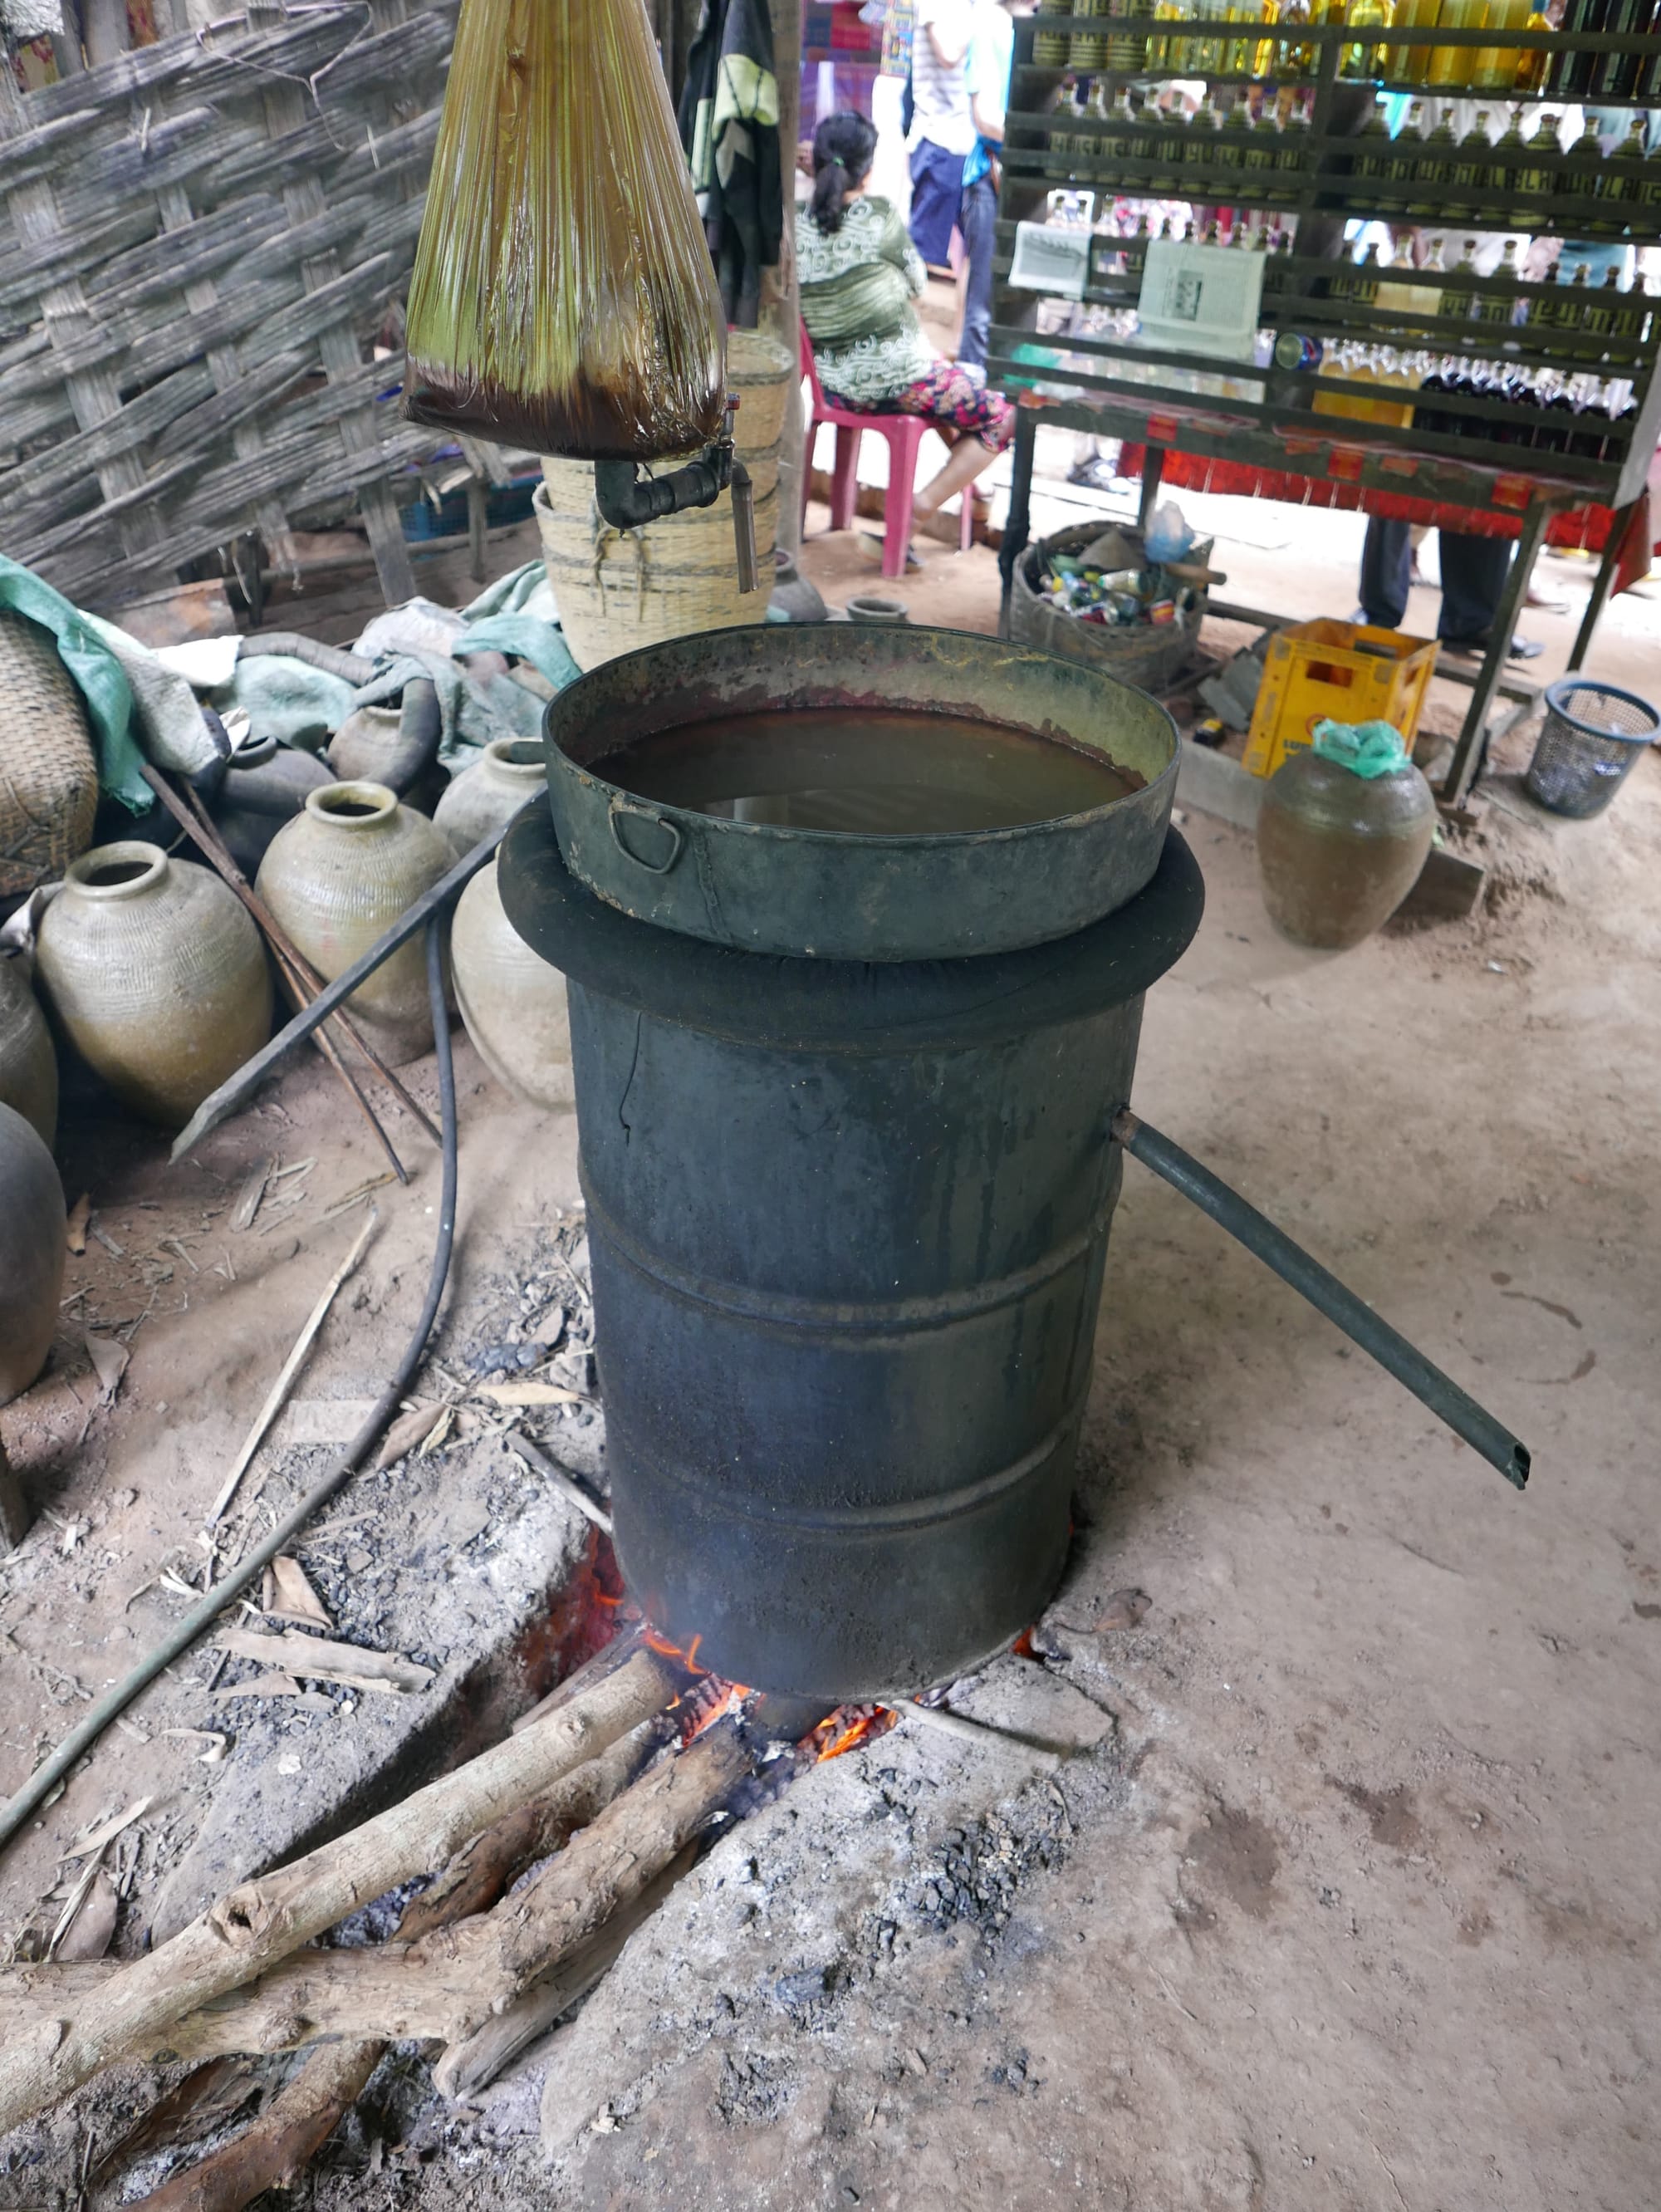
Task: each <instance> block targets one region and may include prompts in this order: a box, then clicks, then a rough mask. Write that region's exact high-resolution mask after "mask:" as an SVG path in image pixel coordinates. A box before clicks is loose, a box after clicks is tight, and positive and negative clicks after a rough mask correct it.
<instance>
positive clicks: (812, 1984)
mask: <svg viewBox="0 0 1661 2212" xmlns="http://www.w3.org/2000/svg"><path fill="white" fill-rule="evenodd" d="M829 1978H830V1975H829V1970H828V1969H827V1967H824V1966H809V1967H807V1968H806V1969H805V1970H804V1971H803V1972H801V1973H799V1974H781V1975H780V1976H779V1979H778V1980H777V1981H776V1982H775V1983H774V1984H773V1996H775V1997H776V1998H777V1999H778V2000H779V2003H780V2004H781V2005H789V2006H791V2007H795V2006H798V2005H809V2004H813V2003H815V2002H817V2001H818V1999H819V1998H821V1997H822V1996H824V1994H825V1989H826V1984H827V1982H828V1980H829Z"/></svg>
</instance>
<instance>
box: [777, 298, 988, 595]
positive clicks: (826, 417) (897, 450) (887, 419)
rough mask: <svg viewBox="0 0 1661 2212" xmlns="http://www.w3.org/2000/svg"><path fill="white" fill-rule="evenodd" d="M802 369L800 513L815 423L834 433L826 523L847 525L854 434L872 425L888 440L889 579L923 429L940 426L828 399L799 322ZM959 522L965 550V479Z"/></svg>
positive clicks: (903, 533)
mask: <svg viewBox="0 0 1661 2212" xmlns="http://www.w3.org/2000/svg"><path fill="white" fill-rule="evenodd" d="M802 374H803V376H805V377H806V378H807V380H808V385H809V390H810V391H811V392H812V394H813V411H812V414H811V415H810V416H809V421H808V437H807V445H806V447H805V449H804V451H805V456H806V458H805V461H804V464H803V470H802V513H803V517H804V518H805V516H806V514H807V511H808V484H809V479H810V478H811V477H812V474H813V443H814V438H815V434H816V433H817V431H818V428H819V425H820V424H821V422H828V423H830V424H831V426H832V427H833V428H834V430H835V432H836V466H835V468H834V470H833V471H832V472H831V501H830V509H831V528H832V529H833V530H852V527H853V515H854V504H855V501H856V500H857V499H858V494H859V484H858V473H857V472H858V464H859V438H860V433H861V432H862V431H864V430H875V431H876V433H877V435H879V436H880V437H883V438H886V439H887V440H888V491H887V494H886V495H885V496H884V500H883V504H882V574H884V575H885V576H887V577H889V578H894V577H896V576H903V575H904V574H905V573H906V547H907V546H908V545H909V544H911V542H912V499H913V498H914V497H915V495H916V492H917V456H918V451H919V450H920V448H921V447H922V444H923V437H924V432H925V431H928V430H931V429H937V428H939V425H938V424H937V423H932V422H928V421H926V420H925V419H924V416H921V415H867V414H865V413H864V411H863V410H859V409H857V408H852V407H839V406H838V405H837V404H836V403H835V401H834V400H831V399H827V398H826V397H825V392H824V387H823V386H822V385H821V383H820V381H819V369H818V365H817V363H816V362H815V360H814V358H813V341H812V340H811V339H810V338H809V336H808V326H807V325H806V324H805V323H803V325H802ZM962 518H963V519H962V523H961V527H960V529H959V531H958V538H957V542H958V547H959V550H961V551H962V552H965V553H967V551H968V550H969V548H970V546H971V545H972V544H973V543H974V487H973V484H966V485H965V486H964V488H963V492H962Z"/></svg>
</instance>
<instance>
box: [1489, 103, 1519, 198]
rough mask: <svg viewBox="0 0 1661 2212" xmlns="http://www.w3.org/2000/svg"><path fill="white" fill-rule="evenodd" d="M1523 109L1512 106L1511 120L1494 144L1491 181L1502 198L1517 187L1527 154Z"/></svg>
mask: <svg viewBox="0 0 1661 2212" xmlns="http://www.w3.org/2000/svg"><path fill="white" fill-rule="evenodd" d="M1522 118H1523V111H1522V110H1521V108H1520V107H1513V108H1512V111H1511V121H1510V122H1509V123H1508V124H1507V125H1506V128H1505V129H1504V131H1501V132H1500V136H1499V137H1498V138H1497V139H1496V140H1495V141H1494V175H1493V183H1494V185H1495V187H1496V188H1497V190H1498V193H1499V196H1500V197H1501V198H1502V199H1504V198H1506V197H1509V195H1510V194H1511V193H1512V192H1514V191H1517V190H1518V189H1519V180H1520V179H1521V177H1522V173H1523V164H1524V162H1525V160H1526V158H1527V155H1528V141H1527V139H1526V138H1525V137H1524V136H1523V119H1522Z"/></svg>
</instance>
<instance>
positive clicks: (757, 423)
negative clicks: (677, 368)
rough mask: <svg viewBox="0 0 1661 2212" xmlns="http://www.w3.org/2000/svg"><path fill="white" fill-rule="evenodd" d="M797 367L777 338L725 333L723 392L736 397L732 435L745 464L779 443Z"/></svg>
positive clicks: (754, 333) (791, 355) (756, 334)
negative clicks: (745, 461) (725, 349)
mask: <svg viewBox="0 0 1661 2212" xmlns="http://www.w3.org/2000/svg"><path fill="white" fill-rule="evenodd" d="M797 366H798V365H797V358H796V356H794V355H793V354H791V352H790V351H788V349H786V348H785V347H784V346H782V345H781V344H780V343H779V340H778V339H777V338H770V337H763V335H762V334H761V331H728V332H727V389H728V391H729V392H737V394H738V420H737V426H736V435H737V444H738V450H739V452H740V453H742V454H743V456H744V459H746V460H747V461H748V460H749V458H750V456H751V455H752V454H753V453H762V452H765V451H766V450H767V448H768V447H773V446H776V445H777V444H778V443H779V434H780V432H781V431H782V430H783V429H784V427H785V403H786V402H787V401H788V399H789V398H790V392H791V370H792V369H794V368H797ZM751 473H752V474H754V470H753V469H752V471H751Z"/></svg>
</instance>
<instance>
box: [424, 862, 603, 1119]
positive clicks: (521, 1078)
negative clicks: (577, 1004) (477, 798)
mask: <svg viewBox="0 0 1661 2212" xmlns="http://www.w3.org/2000/svg"><path fill="white" fill-rule="evenodd" d="M450 958H451V962H452V967H453V969H454V973H455V978H456V999H457V1003H458V1005H459V1006H460V1007H461V1015H462V1019H463V1021H464V1022H465V1023H466V1024H467V1034H468V1035H469V1036H470V1037H471V1038H472V1040H473V1042H474V1044H475V1045H476V1047H477V1048H478V1054H479V1058H480V1059H481V1060H482V1061H483V1062H484V1064H485V1066H487V1067H488V1069H489V1070H490V1073H492V1074H493V1075H494V1077H495V1079H496V1080H497V1082H498V1083H500V1084H502V1085H505V1086H506V1088H507V1089H508V1090H509V1091H513V1092H515V1093H516V1094H517V1095H518V1097H521V1098H524V1099H528V1100H529V1101H530V1103H531V1104H532V1105H533V1106H555V1107H558V1106H566V1107H568V1106H570V1105H571V1104H572V1103H573V1097H574V1094H573V1091H572V1086H571V1030H570V1028H569V1025H568V1024H567V1018H566V1003H565V977H564V976H563V975H561V973H560V971H559V969H557V968H554V967H550V966H549V963H548V962H547V961H546V960H544V959H543V958H542V957H541V956H540V954H538V953H535V952H533V951H531V950H530V946H529V945H527V944H526V943H525V941H524V939H523V938H522V937H521V936H520V935H519V933H518V930H517V929H515V928H514V927H513V925H512V922H511V921H509V920H508V919H507V916H506V915H505V914H504V913H503V912H502V902H501V899H500V896H499V895H498V893H497V890H496V863H495V862H494V860H492V861H491V863H490V865H489V866H488V867H486V868H481V869H480V871H479V872H478V874H477V875H476V876H475V877H474V878H473V880H472V881H471V883H470V884H468V886H467V889H466V890H464V892H463V893H462V895H461V897H460V898H459V899H458V902H457V903H456V918H455V921H453V923H452V925H451V931H450Z"/></svg>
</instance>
